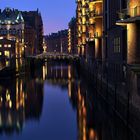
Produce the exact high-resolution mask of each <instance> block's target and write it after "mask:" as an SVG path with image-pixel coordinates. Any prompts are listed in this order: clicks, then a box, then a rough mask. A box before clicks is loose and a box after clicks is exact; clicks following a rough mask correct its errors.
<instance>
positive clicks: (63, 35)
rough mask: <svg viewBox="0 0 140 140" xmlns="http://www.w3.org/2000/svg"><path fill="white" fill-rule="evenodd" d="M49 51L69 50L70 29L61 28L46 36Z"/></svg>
mask: <svg viewBox="0 0 140 140" xmlns="http://www.w3.org/2000/svg"><path fill="white" fill-rule="evenodd" d="M45 38H46V43H47V52H61V53H67V52H68V30H61V31H58V32H57V33H52V34H50V35H47V36H46V37H45Z"/></svg>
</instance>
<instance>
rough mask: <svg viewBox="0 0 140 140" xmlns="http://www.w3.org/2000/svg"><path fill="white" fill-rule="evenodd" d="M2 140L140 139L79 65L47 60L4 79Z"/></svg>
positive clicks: (1, 87) (0, 114) (0, 82)
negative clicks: (87, 80)
mask: <svg viewBox="0 0 140 140" xmlns="http://www.w3.org/2000/svg"><path fill="white" fill-rule="evenodd" d="M0 139H1V140H17V139H19V140H25V139H27V140H28V139H34V140H38V139H41V140H43V139H48V140H56V139H58V140H112V139H113V140H114V139H116V140H128V139H130V140H136V137H135V135H134V134H133V133H132V132H130V131H129V130H128V129H127V128H126V127H125V126H124V125H123V124H122V122H121V121H120V120H119V119H118V118H117V117H116V116H115V115H114V113H112V111H111V110H110V109H109V107H108V106H107V105H106V104H105V103H104V102H103V101H100V100H99V96H98V95H97V93H96V91H95V89H93V88H91V87H90V88H89V87H88V86H87V84H86V83H85V80H84V79H82V78H81V77H80V76H79V75H78V73H77V71H76V68H75V67H74V65H72V64H66V63H55V62H46V63H45V64H44V65H43V66H42V68H38V69H37V70H34V71H32V73H31V74H28V75H26V76H23V77H18V78H16V79H5V80H0Z"/></svg>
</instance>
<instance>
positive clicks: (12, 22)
mask: <svg viewBox="0 0 140 140" xmlns="http://www.w3.org/2000/svg"><path fill="white" fill-rule="evenodd" d="M0 40H1V41H0V42H5V41H6V40H7V42H5V45H2V44H0V45H1V46H2V47H1V52H0V55H2V57H1V58H3V59H4V56H5V58H6V59H7V57H8V58H9V59H11V57H14V56H15V58H16V59H17V60H18V59H23V58H24V57H25V56H27V55H34V54H37V53H40V52H42V50H43V46H42V43H43V23H42V18H41V14H40V13H39V11H38V10H37V11H29V12H27V11H19V10H17V9H10V8H5V9H4V10H3V11H2V10H0ZM3 40H4V41H3ZM9 41H15V48H14V50H15V52H14V54H13V52H11V49H9V50H7V47H5V46H6V45H7V44H8V43H9ZM9 46H10V45H9ZM11 54H13V55H11ZM8 63H10V61H8V59H7V63H6V65H9V64H8ZM21 64H22V61H21V60H19V61H16V67H18V65H21Z"/></svg>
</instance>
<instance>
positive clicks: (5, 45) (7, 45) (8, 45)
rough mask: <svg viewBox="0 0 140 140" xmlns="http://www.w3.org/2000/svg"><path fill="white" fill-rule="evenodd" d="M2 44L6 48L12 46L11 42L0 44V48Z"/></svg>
mask: <svg viewBox="0 0 140 140" xmlns="http://www.w3.org/2000/svg"><path fill="white" fill-rule="evenodd" d="M2 46H4V47H5V48H7V47H8V48H11V44H4V45H2V44H0V48H1V47H2Z"/></svg>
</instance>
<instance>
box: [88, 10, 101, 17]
mask: <svg viewBox="0 0 140 140" xmlns="http://www.w3.org/2000/svg"><path fill="white" fill-rule="evenodd" d="M102 16H103V13H102V11H96V10H93V11H91V12H90V17H93V18H102Z"/></svg>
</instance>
